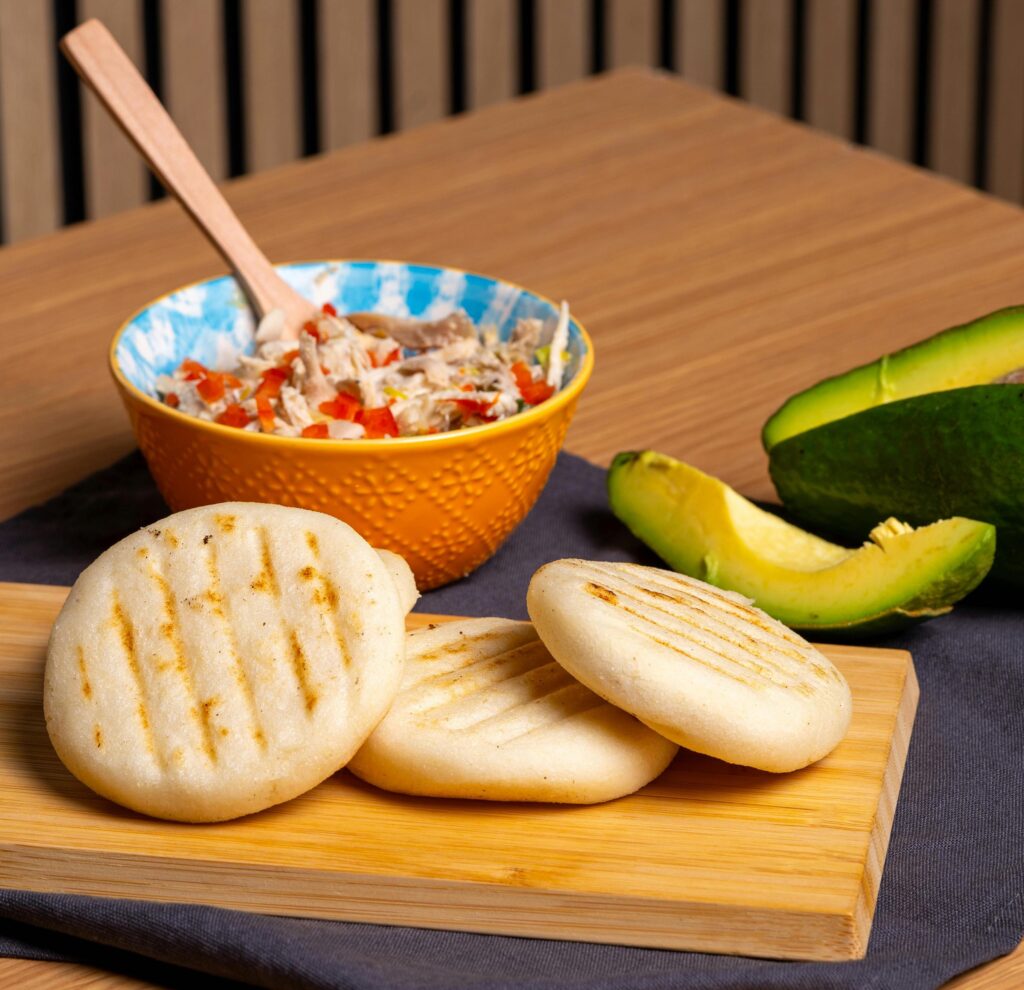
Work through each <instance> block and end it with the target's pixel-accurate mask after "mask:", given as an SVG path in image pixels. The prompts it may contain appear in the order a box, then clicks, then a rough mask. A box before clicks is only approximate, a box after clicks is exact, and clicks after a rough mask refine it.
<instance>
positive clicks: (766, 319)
mask: <svg viewBox="0 0 1024 990" xmlns="http://www.w3.org/2000/svg"><path fill="white" fill-rule="evenodd" d="M546 7H547V5H546V4H545V9H546ZM453 149H457V152H458V153H454V152H453ZM227 190H228V197H229V199H230V200H231V202H232V204H233V205H234V206H235V207H236V208H237V209H238V210H239V212H240V214H241V215H242V217H243V219H244V220H245V221H246V222H247V223H248V224H249V225H250V226H251V229H252V230H253V231H254V233H255V234H256V236H257V239H258V240H259V242H260V243H261V244H262V245H263V246H265V247H266V248H267V250H268V251H269V252H270V254H271V256H272V257H275V258H278V259H281V260H285V259H288V258H303V257H326V256H345V255H347V256H371V257H372V256H392V257H393V256H398V257H407V258H413V259H420V260H425V261H435V262H441V263H449V264H461V265H464V266H466V267H471V268H475V269H478V270H483V271H490V272H493V273H494V274H500V275H503V276H505V277H508V278H512V279H515V280H517V281H520V282H523V283H525V284H528V285H531V286H532V287H534V288H536V289H537V290H539V291H543V292H547V293H548V294H552V295H565V296H566V297H567V298H569V299H570V300H571V301H572V303H573V306H574V309H575V310H576V312H577V313H578V315H579V316H580V318H581V319H582V320H583V321H584V322H585V323H586V324H587V326H588V328H589V329H590V330H591V331H592V333H593V334H594V337H595V341H596V346H597V355H598V361H597V370H596V372H595V375H594V378H593V380H592V382H591V384H590V386H588V391H587V393H585V394H584V397H583V401H582V403H581V408H580V413H579V415H578V417H577V420H576V422H575V423H574V425H573V427H572V429H571V430H570V433H569V438H568V441H567V443H568V447H569V448H570V449H572V450H574V451H576V452H578V453H581V454H584V455H586V456H589V457H591V458H593V459H595V460H597V461H605V462H606V461H607V460H608V459H609V458H610V457H611V456H613V455H614V454H615V452H616V451H618V450H620V449H625V448H628V447H646V446H651V447H657V448H660V449H662V450H665V451H666V452H669V453H673V454H677V455H679V456H683V457H687V458H689V459H691V460H694V461H695V462H696V463H698V464H699V465H700V466H702V467H704V468H705V469H707V470H709V471H713V472H715V473H716V474H718V475H719V476H721V477H724V478H725V479H726V480H728V481H729V482H730V483H733V484H735V485H737V486H738V487H740V488H741V489H742V490H743V491H745V492H746V493H747V494H751V495H754V496H760V497H764V496H770V494H771V489H770V485H769V483H768V480H767V475H766V471H765V462H764V458H763V455H762V453H761V450H760V447H759V445H758V443H757V433H758V430H759V429H760V426H761V423H762V422H763V420H764V418H765V417H766V416H767V415H768V413H769V412H771V411H772V409H773V408H774V407H775V406H776V405H777V404H778V403H779V402H780V401H781V400H782V399H783V398H784V397H785V396H786V395H788V394H789V393H790V392H792V391H793V390H794V389H795V388H799V387H802V386H804V385H807V384H810V383H811V382H813V381H815V380H817V379H818V378H820V377H821V376H822V375H825V374H830V373H834V372H836V371H840V370H843V369H845V368H846V367H848V366H849V365H850V364H852V363H854V362H857V361H864V360H869V359H871V358H874V357H876V356H877V355H878V354H879V353H881V352H882V351H884V350H886V349H891V348H893V347H897V346H900V345H901V344H905V343H908V342H910V341H912V340H915V339H919V338H920V337H922V336H924V335H926V334H928V333H931V332H932V331H934V330H936V329H938V328H940V327H943V326H947V325H950V324H952V323H955V322H959V321H962V320H964V319H968V318H970V317H972V316H974V315H977V314H979V313H982V312H986V311H988V310H991V309H995V308H997V307H999V306H1005V305H1009V304H1011V303H1019V302H1021V301H1022V298H1021V297H1022V296H1024V287H1022V284H1021V276H1020V273H1021V271H1024V222H1022V218H1021V214H1020V211H1019V210H1017V209H1016V208H1013V207H1009V206H1006V205H1004V204H1001V203H999V202H996V201H995V200H993V199H990V198H988V197H985V196H983V195H979V194H977V193H975V192H973V191H971V190H967V189H964V188H962V187H960V186H957V185H956V184H954V183H950V182H947V181H944V180H942V179H938V178H935V177H934V176H930V175H928V174H926V173H923V172H921V171H919V170H916V169H913V168H911V167H908V166H904V165H900V164H898V163H895V162H892V161H889V160H887V159H884V158H882V157H880V156H877V155H875V154H872V153H870V152H865V151H861V150H856V149H852V148H850V147H849V146H847V145H845V144H843V143H841V142H838V141H835V140H832V139H829V138H825V137H822V136H820V135H817V134H815V133H813V132H811V131H809V130H808V129H806V128H803V127H801V126H799V125H794V124H790V123H787V122H784V121H781V120H778V119H776V118H773V117H771V116H769V115H766V114H762V113H759V112H757V111H754V110H751V109H749V108H746V107H743V106H741V105H739V104H737V103H735V102H733V101H730V100H727V99H724V98H720V97H717V96H714V95H712V94H710V93H708V92H703V91H701V90H697V89H693V88H690V87H687V86H686V85H684V84H682V83H680V82H678V81H676V80H674V79H671V78H670V77H667V76H662V75H660V74H657V73H645V72H639V71H631V72H626V73H618V74H615V75H613V76H610V77H605V78H601V79H598V80H587V81H583V82H580V83H576V84H573V85H571V86H568V87H565V88H564V89H562V90H559V91H556V92H553V93H550V94H545V95H543V96H540V97H531V98H527V99H523V100H520V101H516V102H514V103H509V104H503V105H501V106H498V107H493V108H489V109H487V110H486V111H483V112H480V113H476V114H472V115H468V116H466V117H463V118H461V119H459V120H457V121H454V122H448V121H446V122H440V123H437V124H434V125H430V126H428V127H425V128H422V129H420V130H417V131H414V132H412V133H408V134H404V135H401V136H398V137H394V138H388V139H385V140H383V141H378V142H375V143H373V144H369V145H362V146H358V147H353V148H351V149H347V150H346V151H344V152H343V153H340V154H337V155H332V156H329V157H325V158H322V159H317V160H314V161H308V162H303V163H300V164H296V165H291V166H287V167H285V168H282V169H279V170H277V171H275V172H273V173H270V174H266V175H261V176H256V177H252V178H248V179H244V180H240V181H237V182H234V183H231V184H229V186H228V187H227ZM496 218H497V220H499V221H500V223H496ZM217 270H219V265H218V263H217V260H216V257H215V256H214V255H213V253H212V251H211V250H210V249H208V248H207V247H206V246H205V244H204V243H203V242H202V240H201V238H200V237H199V235H198V234H196V233H195V232H194V231H193V230H192V229H191V227H190V225H189V224H188V221H186V220H185V219H184V218H183V217H182V216H180V215H179V214H178V212H177V208H176V207H175V206H174V204H170V203H161V204H156V205H152V206H147V207H144V208H142V209H140V210H136V211H133V212H131V213H128V214H124V215H121V216H118V217H115V218H112V219H110V220H105V221H103V222H101V223H97V224H92V225H86V226H80V227H77V228H72V229H69V230H66V231H63V232H60V233H59V234H56V235H54V236H52V237H49V238H46V239H44V240H38V241H35V242H29V243H25V244H22V245H18V246H16V247H13V248H7V249H4V250H3V251H0V277H2V278H3V283H4V287H5V307H4V308H3V310H2V311H0V326H2V327H3V331H4V334H5V336H4V339H5V340H6V341H8V342H9V344H8V346H9V350H10V352H11V355H12V356H13V357H14V358H15V360H13V361H10V362H8V363H7V364H6V365H5V372H4V374H5V381H6V383H7V384H8V385H9V387H8V388H7V389H4V390H0V469H2V470H3V476H4V478H5V484H4V486H3V487H2V489H0V506H2V511H3V514H5V515H6V514H10V513H12V512H14V511H17V510H18V509H19V508H21V507H24V506H26V505H28V504H31V503H32V502H35V501H38V500H39V499H41V498H43V497H45V496H46V495H48V494H51V493H53V492H55V491H57V490H59V489H60V488H62V487H64V486H65V485H66V484H68V483H69V482H70V481H72V480H74V479H76V478H79V477H82V476H84V475H85V474H87V473H89V472H90V471H92V470H95V469H96V468H97V467H98V466H100V465H102V464H104V463H109V462H110V461H112V460H113V459H114V458H116V457H117V456H119V455H120V454H122V453H124V452H126V451H127V450H128V449H130V446H131V438H130V436H129V432H128V427H127V422H126V419H125V417H124V414H123V411H122V410H121V409H120V408H119V407H118V404H117V400H116V397H115V393H114V390H113V386H112V385H111V384H110V382H109V380H108V377H107V372H106V370H105V361H106V354H105V351H106V344H107V342H108V341H109V338H110V336H111V335H112V334H113V332H114V330H115V329H116V326H117V324H118V323H119V322H120V321H121V320H122V319H123V318H124V317H125V316H126V315H128V314H129V313H130V312H131V311H132V310H133V309H134V308H135V307H137V306H138V305H140V304H142V303H144V302H145V301H146V300H147V299H149V298H152V297H154V296H156V295H158V294H160V293H162V292H164V291H166V289H167V288H168V287H169V286H174V285H179V284H181V283H183V282H187V281H189V280H191V279H196V278H200V277H203V276H206V275H208V274H210V273H212V272H214V271H217ZM56 273H59V277H58V275H57V274H56ZM26 327H27V328H30V329H31V331H32V332H31V334H28V333H26V332H25V328H26ZM27 409H31V412H32V416H31V423H30V428H26V424H27V420H26V410H27ZM26 966H27V967H33V966H34V967H38V971H39V972H41V973H43V974H46V975H45V979H46V982H45V984H39V985H45V986H48V987H70V986H79V985H85V984H83V983H80V982H79V978H80V974H79V973H78V971H77V970H76V971H74V972H73V971H72V970H71V969H70V968H65V967H63V966H58V965H54V964H42V963H28V964H26V963H21V962H20V961H7V960H0V985H3V984H4V981H5V980H7V981H8V982H9V983H10V984H11V985H22V984H21V983H20V982H19V981H20V980H22V979H23V974H24V971H25V967H26ZM11 967H17V974H18V975H17V976H14V975H10V976H8V974H9V973H10V974H13V973H14V972H15V970H14V969H12V968H11ZM111 979H112V980H114V981H115V982H112V983H110V984H109V985H110V986H115V985H116V986H121V985H122V984H120V983H118V982H116V981H117V978H116V977H111ZM1022 984H1024V951H1018V952H1017V953H1015V954H1014V955H1012V956H1010V957H1007V958H1005V959H1003V960H1000V961H998V962H996V963H993V964H991V965H989V966H986V967H983V968H982V969H980V970H978V971H976V972H975V973H972V974H968V975H966V976H964V977H961V978H960V979H959V980H958V981H956V986H957V987H958V988H959V990H968V988H974V990H996V988H1001V990H1010V988H1016V987H1019V986H1021V985H1022ZM123 985H125V986H127V985H128V984H127V983H125V984H123Z"/></svg>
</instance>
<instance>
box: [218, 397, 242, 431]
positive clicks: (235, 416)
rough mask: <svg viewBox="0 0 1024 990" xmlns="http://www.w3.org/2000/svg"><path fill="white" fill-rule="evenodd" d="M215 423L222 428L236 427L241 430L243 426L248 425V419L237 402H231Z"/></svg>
mask: <svg viewBox="0 0 1024 990" xmlns="http://www.w3.org/2000/svg"><path fill="white" fill-rule="evenodd" d="M215 422H217V423H220V424H221V425H222V426H236V427H238V428H239V429H241V428H242V427H243V426H248V425H249V417H248V415H247V414H246V412H245V410H244V409H243V408H242V407H241V406H240V405H239V404H238V403H237V402H233V403H232V404H231V405H230V406H228V407H227V409H225V410H224V412H222V413H221V414H220V415H219V416H218V417H217V418H216V420H215Z"/></svg>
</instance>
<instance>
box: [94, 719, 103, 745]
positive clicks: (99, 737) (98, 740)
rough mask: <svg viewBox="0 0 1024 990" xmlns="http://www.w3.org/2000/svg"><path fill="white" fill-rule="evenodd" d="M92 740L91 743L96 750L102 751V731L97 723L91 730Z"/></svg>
mask: <svg viewBox="0 0 1024 990" xmlns="http://www.w3.org/2000/svg"><path fill="white" fill-rule="evenodd" d="M92 738H93V742H95V743H96V748H97V749H103V730H102V729H101V728H100V726H99V723H98V722H97V723H96V725H94V726H93V728H92Z"/></svg>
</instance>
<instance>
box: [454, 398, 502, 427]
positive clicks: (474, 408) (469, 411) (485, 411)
mask: <svg viewBox="0 0 1024 990" xmlns="http://www.w3.org/2000/svg"><path fill="white" fill-rule="evenodd" d="M448 401H449V402H451V403H454V404H455V405H456V406H458V407H459V409H461V410H462V415H463V416H465V417H467V418H468V417H470V416H479V417H480V419H485V420H487V421H488V422H490V421H491V420H492V419H493V418H494V417H493V416H491V415H490V412H491V409H493V408H494V404H495V403H496V402H497V401H498V397H497V396H495V397H494V398H493V399H491V401H490V402H484V401H483V399H449V400H448Z"/></svg>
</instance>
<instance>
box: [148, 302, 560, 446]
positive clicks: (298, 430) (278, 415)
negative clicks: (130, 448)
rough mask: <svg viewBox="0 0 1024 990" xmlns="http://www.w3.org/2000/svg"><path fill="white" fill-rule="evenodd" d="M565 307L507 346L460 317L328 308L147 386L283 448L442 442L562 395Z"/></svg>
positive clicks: (272, 316)
mask: <svg viewBox="0 0 1024 990" xmlns="http://www.w3.org/2000/svg"><path fill="white" fill-rule="evenodd" d="M568 343H569V307H568V305H567V304H566V303H564V302H563V303H562V304H561V307H560V309H559V314H558V319H557V321H556V322H555V324H554V325H553V326H552V325H551V324H550V323H549V324H547V325H546V324H545V322H544V321H543V320H539V319H520V320H519V321H518V322H517V323H516V325H515V327H514V328H513V329H512V332H511V333H510V334H509V336H508V339H507V340H501V339H500V337H499V335H498V331H497V328H496V327H490V326H489V327H482V328H479V329H478V328H477V327H476V326H475V325H474V324H473V322H472V321H471V320H470V319H469V317H467V316H466V315H465V314H464V313H462V312H461V311H454V312H452V313H449V314H448V315H447V316H445V317H444V318H442V319H439V320H421V319H414V318H409V317H395V316H385V315H383V314H380V313H350V314H347V315H345V316H339V315H338V313H337V311H336V310H335V308H334V307H333V306H332V305H331V304H330V303H325V304H324V306H323V310H322V312H321V313H319V314H317V316H316V318H315V319H313V320H310V321H308V322H307V323H306V324H305V325H304V326H303V328H302V330H301V332H300V333H299V335H298V340H294V339H291V338H290V337H287V336H286V335H285V319H284V313H283V312H282V311H280V310H274V311H272V312H270V313H268V314H267V315H266V316H265V317H264V318H263V319H262V320H261V321H260V324H259V326H258V327H257V330H256V352H255V353H254V354H251V355H242V356H241V357H240V359H239V365H238V367H237V368H235V369H234V371H232V372H224V371H216V370H213V369H210V368H207V367H205V366H204V365H202V364H200V363H199V362H197V361H192V360H190V359H186V360H185V361H183V362H182V363H181V365H180V366H179V367H178V368H177V369H176V370H175V371H174V373H173V374H170V375H161V376H159V377H158V378H157V380H156V391H157V394H158V396H159V397H160V399H161V401H163V402H164V403H166V404H167V405H169V406H171V407H172V408H175V409H177V410H179V411H180V412H183V413H186V414H187V415H190V416H195V417H197V418H199V419H204V420H207V421H210V422H215V423H220V424H221V425H224V426H232V427H236V428H238V429H242V430H247V431H249V432H262V433H270V434H274V435H276V436H284V437H307V438H311V439H332V440H355V439H378V438H383V437H399V436H401V437H405V436H423V435H429V434H434V433H446V432H449V431H451V430H458V429H462V428H464V427H469V426H479V425H481V424H484V423H493V422H496V421H498V420H503V419H507V418H509V417H510V416H514V415H516V414H517V413H519V412H521V411H522V410H523V409H526V408H529V407H531V406H536V405H539V404H540V403H542V402H544V401H546V400H547V399H549V398H550V397H551V396H552V395H554V394H555V393H556V392H557V391H559V390H560V389H561V387H562V380H563V378H564V376H565V371H566V365H567V363H568V361H569V352H568V350H567V348H568Z"/></svg>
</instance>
